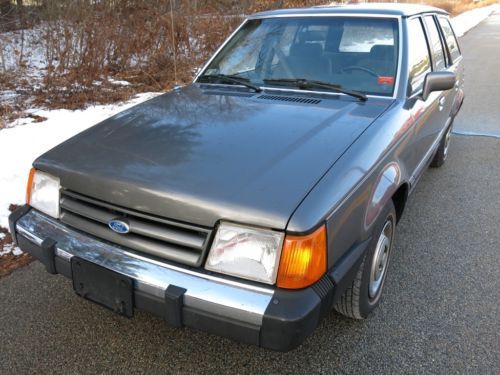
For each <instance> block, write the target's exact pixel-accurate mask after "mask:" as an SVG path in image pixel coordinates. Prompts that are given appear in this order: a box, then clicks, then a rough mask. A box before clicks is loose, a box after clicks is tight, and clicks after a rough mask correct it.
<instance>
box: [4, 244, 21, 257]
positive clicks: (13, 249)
mask: <svg viewBox="0 0 500 375" xmlns="http://www.w3.org/2000/svg"><path fill="white" fill-rule="evenodd" d="M10 253H12V255H15V256H19V255H22V254H23V251H22V250H21V249H20V248H18V247H17V246H16V245H14V244H12V243H9V244H6V245H3V249H2V250H0V256H2V255H7V254H10Z"/></svg>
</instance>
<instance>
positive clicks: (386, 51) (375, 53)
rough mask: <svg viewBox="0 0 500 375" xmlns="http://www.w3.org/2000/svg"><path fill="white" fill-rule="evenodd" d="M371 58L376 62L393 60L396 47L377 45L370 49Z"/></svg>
mask: <svg viewBox="0 0 500 375" xmlns="http://www.w3.org/2000/svg"><path fill="white" fill-rule="evenodd" d="M370 57H371V58H373V59H376V60H391V59H393V58H394V46H387V45H383V44H375V45H374V46H373V47H372V48H371V49H370Z"/></svg>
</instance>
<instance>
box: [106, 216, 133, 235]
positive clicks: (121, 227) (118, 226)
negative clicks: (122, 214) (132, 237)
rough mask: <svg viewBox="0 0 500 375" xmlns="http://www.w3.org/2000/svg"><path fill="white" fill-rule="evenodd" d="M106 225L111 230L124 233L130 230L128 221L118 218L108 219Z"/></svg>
mask: <svg viewBox="0 0 500 375" xmlns="http://www.w3.org/2000/svg"><path fill="white" fill-rule="evenodd" d="M108 226H109V228H110V229H111V230H112V231H114V232H116V233H120V234H125V233H128V232H129V231H130V226H129V225H128V223H127V222H126V221H124V220H120V219H113V220H110V221H109V223H108Z"/></svg>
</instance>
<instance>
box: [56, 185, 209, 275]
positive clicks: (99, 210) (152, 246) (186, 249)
mask: <svg viewBox="0 0 500 375" xmlns="http://www.w3.org/2000/svg"><path fill="white" fill-rule="evenodd" d="M60 218H61V221H62V222H63V223H65V224H67V225H69V226H71V227H74V228H76V229H79V230H81V231H83V232H86V233H89V234H91V235H94V236H96V237H99V238H102V239H104V240H106V241H109V242H113V243H115V244H117V245H120V246H123V247H126V248H129V249H133V250H136V251H138V252H142V253H145V254H149V255H152V256H155V257H158V258H164V259H168V260H172V261H175V262H179V263H183V264H187V265H190V266H199V265H201V263H202V261H203V258H204V256H205V252H206V250H207V246H208V242H209V239H210V234H211V230H210V229H205V228H200V227H196V226H191V225H187V224H181V223H177V222H174V221H170V220H166V219H162V218H158V217H155V216H151V215H148V214H144V213H140V212H136V211H132V210H128V209H125V208H122V207H117V206H113V205H111V204H108V203H105V202H101V201H98V200H95V199H92V198H88V197H85V196H82V195H80V194H77V193H74V192H72V191H69V190H63V191H62V193H61V216H60ZM113 219H122V220H124V221H126V222H127V223H128V224H129V227H130V231H129V232H128V233H126V234H119V233H116V232H114V231H112V230H111V229H110V228H109V226H108V223H109V222H110V221H111V220H113Z"/></svg>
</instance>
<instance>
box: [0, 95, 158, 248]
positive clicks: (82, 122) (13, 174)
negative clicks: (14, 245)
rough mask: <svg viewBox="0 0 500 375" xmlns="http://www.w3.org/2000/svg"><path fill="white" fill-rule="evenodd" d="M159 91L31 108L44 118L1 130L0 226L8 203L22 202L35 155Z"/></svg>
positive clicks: (6, 217)
mask: <svg viewBox="0 0 500 375" xmlns="http://www.w3.org/2000/svg"><path fill="white" fill-rule="evenodd" d="M160 94H161V93H144V94H139V95H137V96H136V97H135V98H134V99H132V100H130V101H127V102H125V103H121V104H119V105H99V106H91V107H88V108H86V109H84V110H77V111H69V110H66V109H58V110H33V111H30V113H32V114H34V115H38V116H43V117H46V118H47V120H46V121H44V122H41V123H35V122H33V120H32V119H26V118H23V119H19V120H16V121H14V122H13V123H12V124H10V125H9V127H8V128H6V129H2V130H0V170H1V171H2V173H1V174H0V186H1V189H2V190H1V194H0V226H2V227H5V228H8V216H9V214H10V212H9V205H10V204H11V203H14V204H23V203H24V200H25V191H26V183H27V180H28V173H29V170H30V168H31V165H32V163H33V161H34V160H35V158H37V157H38V156H40V155H41V154H43V153H45V152H46V151H48V150H50V149H51V148H53V147H55V146H56V145H58V144H59V143H61V142H63V141H65V140H67V139H68V138H71V137H72V136H74V135H76V134H77V133H80V132H81V131H83V130H85V129H87V128H89V127H91V126H93V125H95V124H97V123H99V122H100V121H102V120H105V119H106V118H108V117H110V116H113V115H115V114H116V113H118V112H121V111H123V110H125V109H127V108H130V107H132V106H133V105H136V104H139V103H141V102H144V101H146V100H148V99H151V98H153V97H155V96H157V95H160ZM4 251H5V250H4Z"/></svg>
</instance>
